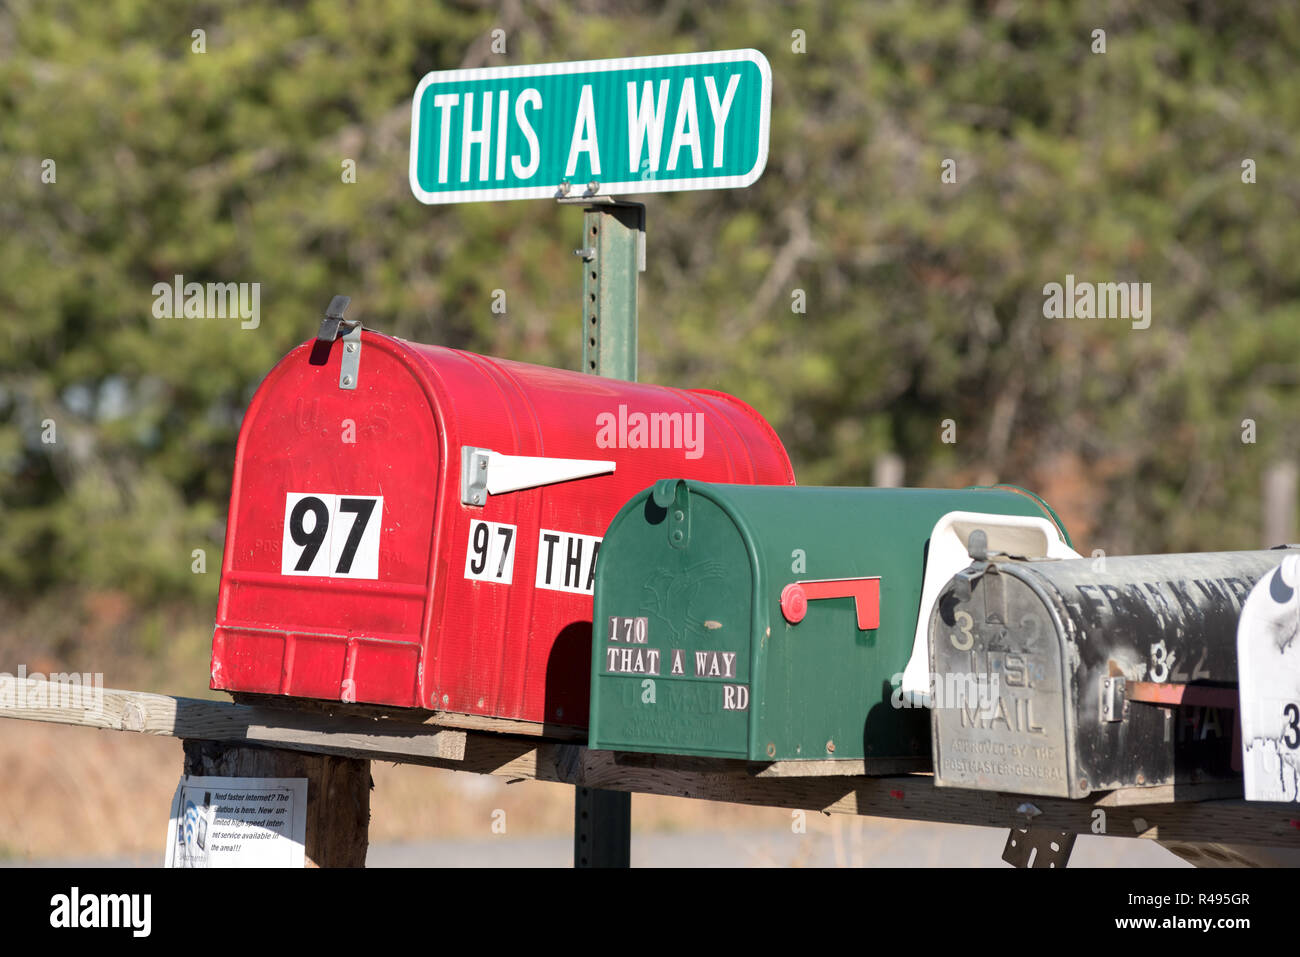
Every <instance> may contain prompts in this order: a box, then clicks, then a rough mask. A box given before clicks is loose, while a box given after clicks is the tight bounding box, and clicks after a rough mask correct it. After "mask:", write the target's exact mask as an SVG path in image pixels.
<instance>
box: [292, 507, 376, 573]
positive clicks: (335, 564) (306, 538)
mask: <svg viewBox="0 0 1300 957" xmlns="http://www.w3.org/2000/svg"><path fill="white" fill-rule="evenodd" d="M383 515H384V497H383V496H382V495H329V494H321V493H318V492H290V493H289V494H288V495H286V496H285V501H284V539H283V542H282V543H281V548H280V574H281V575H319V576H322V577H327V578H378V577H379V528H380V525H381V524H382V523H383Z"/></svg>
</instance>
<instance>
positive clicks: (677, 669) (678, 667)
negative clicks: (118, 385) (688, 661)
mask: <svg viewBox="0 0 1300 957" xmlns="http://www.w3.org/2000/svg"><path fill="white" fill-rule="evenodd" d="M670 674H674V675H684V674H686V672H685V670H683V668H682V649H680V648H674V649H673V669H672V671H671V672H670Z"/></svg>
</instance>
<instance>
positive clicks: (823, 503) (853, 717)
mask: <svg viewBox="0 0 1300 957" xmlns="http://www.w3.org/2000/svg"><path fill="white" fill-rule="evenodd" d="M1004 517H1005V518H1004ZM999 522H1002V525H1001V526H1000V525H999ZM977 526H978V527H980V528H983V529H985V530H986V531H988V532H989V535H990V537H989V542H990V547H994V548H995V547H997V545H998V542H999V540H1001V541H1003V542H1005V543H1006V544H1005V545H1004V547H1005V548H1007V549H1009V550H1014V551H1020V552H1022V553H1028V554H1034V553H1035V552H1037V553H1038V554H1042V555H1047V554H1059V553H1060V552H1059V551H1053V549H1060V548H1065V549H1066V551H1067V552H1068V553H1069V554H1073V552H1072V551H1070V550H1069V549H1068V543H1069V539H1068V538H1067V537H1066V535H1065V532H1064V530H1063V529H1062V528H1061V527H1060V525H1059V523H1058V522H1057V520H1056V517H1055V515H1054V513H1052V511H1051V509H1050V508H1048V507H1047V506H1046V504H1045V503H1043V502H1042V501H1041V500H1040V499H1038V498H1037V497H1035V496H1032V495H1031V494H1029V493H1025V492H1023V491H1020V490H1012V489H1010V488H1008V487H999V488H993V489H987V488H978V489H965V490H960V491H944V490H935V489H877V488H861V489H860V488H815V487H809V486H804V487H795V486H783V487H776V486H753V485H719V484H708V483H702V482H693V481H688V480H685V479H667V480H664V481H661V482H658V483H657V484H655V485H654V486H653V487H652V488H650V489H647V490H645V491H643V492H641V493H640V494H638V495H636V496H634V497H633V498H632V499H631V501H629V502H628V503H627V504H626V505H624V506H623V508H622V509H621V510H620V511H619V513H618V515H617V516H615V518H614V520H613V522H612V523H611V524H610V526H609V529H608V531H607V532H606V534H605V538H604V541H603V543H602V545H601V550H600V561H599V563H598V564H597V568H596V581H595V616H594V625H593V635H592V638H593V640H592V680H591V721H590V736H589V743H590V746H591V747H592V748H601V749H607V750H616V751H642V752H655V753H662V754H683V755H705V756H711V757H724V758H738V759H742V760H748V761H758V762H772V761H818V762H825V761H827V759H834V760H837V761H838V760H846V759H847V760H856V761H857V762H858V763H860V764H863V765H864V766H866V767H870V765H871V763H872V762H873V760H875V759H879V760H880V763H881V764H882V765H883V764H884V763H885V762H887V761H890V760H895V759H899V758H905V759H911V758H927V757H928V755H929V748H930V741H929V722H930V718H929V713H928V711H927V710H925V708H924V705H923V702H922V700H921V699H920V698H917V697H906V696H902V695H900V693H899V691H900V685H901V683H902V673H903V670H904V668H905V666H907V665H908V663H909V659H911V658H912V657H913V652H914V646H915V644H916V642H917V641H918V633H919V634H920V636H921V637H920V639H919V640H920V641H921V642H922V644H921V646H920V647H919V649H916V650H917V651H918V653H919V654H920V655H921V656H922V658H923V659H926V660H928V653H927V651H926V647H925V645H924V642H925V637H924V636H925V634H926V629H925V628H921V629H918V627H917V626H918V619H919V621H921V622H926V623H928V620H929V614H928V611H929V609H928V608H926V609H925V611H926V614H921V610H922V609H921V606H922V599H923V592H924V593H925V597H927V598H928V597H931V596H932V595H934V596H937V594H938V592H939V590H941V588H942V585H943V584H945V583H946V582H947V580H948V579H949V578H950V577H951V575H952V574H953V572H954V571H955V570H959V569H960V568H963V567H965V566H966V565H968V564H969V557H968V555H967V554H966V552H965V549H964V547H961V548H957V549H956V551H958V552H960V554H959V555H952V554H949V555H948V558H947V559H945V561H944V562H942V563H941V562H939V561H938V560H937V559H935V558H934V557H933V554H937V553H938V552H943V551H944V549H945V548H946V549H947V551H948V552H952V551H954V549H953V548H951V547H949V546H950V545H951V543H949V544H948V545H944V546H943V547H942V548H940V547H939V546H940V545H941V544H942V543H941V541H940V538H941V530H942V534H943V535H947V536H949V537H952V536H953V535H954V534H957V533H960V531H961V530H962V529H967V530H969V529H973V528H974V527H977ZM999 528H1002V531H1001V532H999V531H998V529H999ZM954 530H957V531H956V532H954ZM1034 535H1037V536H1038V537H1039V539H1052V540H1053V541H1052V542H1051V547H1050V548H1049V547H1047V546H1046V544H1045V543H1044V542H1041V541H1040V544H1039V545H1038V546H1032V545H1029V544H1026V545H1024V546H1023V547H1021V545H1020V544H1018V543H1025V542H1028V541H1029V540H1030V539H1032V538H1033V536H1034ZM932 538H933V539H934V540H935V541H934V542H933V543H932V541H931V539H932ZM956 540H958V539H956V538H954V541H956ZM960 541H961V542H962V544H963V545H964V539H960ZM932 548H933V549H935V550H936V551H935V552H933V553H932ZM927 556H931V557H930V558H929V562H930V565H931V566H932V567H931V569H930V570H929V571H930V574H929V578H933V579H935V580H934V581H932V582H930V583H929V587H928V588H925V587H924V586H925V584H926V581H927ZM939 564H943V566H944V567H942V568H939V567H937V566H938V565H939ZM924 667H927V668H928V665H925V666H924ZM927 688H928V685H927ZM922 697H923V696H922Z"/></svg>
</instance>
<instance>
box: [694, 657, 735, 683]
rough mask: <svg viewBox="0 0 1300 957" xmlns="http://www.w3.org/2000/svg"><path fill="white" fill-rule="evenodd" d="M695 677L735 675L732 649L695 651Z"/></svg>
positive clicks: (730, 676) (731, 676)
mask: <svg viewBox="0 0 1300 957" xmlns="http://www.w3.org/2000/svg"><path fill="white" fill-rule="evenodd" d="M695 677H697V678H734V677H736V653H735V652H734V651H697V652H695Z"/></svg>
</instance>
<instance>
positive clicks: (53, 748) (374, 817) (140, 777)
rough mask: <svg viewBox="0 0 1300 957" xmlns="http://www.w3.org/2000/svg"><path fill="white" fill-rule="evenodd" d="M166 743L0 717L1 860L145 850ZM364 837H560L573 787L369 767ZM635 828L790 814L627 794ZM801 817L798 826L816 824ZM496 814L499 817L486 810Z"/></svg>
mask: <svg viewBox="0 0 1300 957" xmlns="http://www.w3.org/2000/svg"><path fill="white" fill-rule="evenodd" d="M181 763H182V762H181V744H180V742H179V741H178V740H176V739H174V738H157V737H149V736H146V735H137V734H125V733H121V732H111V731H93V730H89V729H85V728H72V727H63V726H60V725H46V724H36V723H32V722H26V721H6V722H3V723H2V724H0V857H3V858H9V859H18V860H44V859H51V858H63V857H91V856H93V857H98V856H118V855H139V854H151V853H156V854H157V855H158V857H159V861H160V862H161V859H162V852H163V847H164V844H165V842H166V836H167V814H168V810H169V808H170V805H171V798H172V793H173V791H174V790H175V788H176V783H177V780H178V779H179V777H180V773H181ZM372 776H373V778H374V783H375V789H374V792H373V793H372V795H371V828H370V839H371V841H373V842H375V843H380V842H385V843H386V842H395V841H402V840H418V839H433V838H447V837H480V836H488V835H491V834H492V822H493V819H494V818H493V815H494V812H496V811H497V810H502V811H504V812H505V824H506V828H507V832H508V833H509V834H511V835H530V834H564V833H569V832H570V831H571V829H572V827H573V789H572V788H570V787H567V786H565V785H562V784H551V783H546V782H540V781H523V782H520V783H517V784H507V783H506V781H505V779H503V778H499V777H492V776H486V775H477V774H465V773H458V772H454V771H442V770H437V769H434V768H422V767H413V766H410V765H393V764H381V763H378V762H376V763H375V764H374V765H373V766H372ZM633 800H634V808H635V809H634V812H633V826H634V827H635V828H637V829H638V830H693V829H709V830H720V829H745V828H748V829H753V828H766V827H770V828H781V827H788V826H789V824H790V820H791V818H790V812H789V811H784V810H780V809H778V808H752V807H743V806H737V805H730V804H714V803H710V802H704V801H690V800H685V799H681V798H668V797H659V796H655V795H637V796H636V797H635V798H634V799H633ZM818 818H819V816H818V815H809V821H808V824H809V829H810V830H812V829H813V828H815V827H818V826H820V824H819V823H818V822H817V819H818ZM497 819H500V816H499V815H497Z"/></svg>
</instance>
